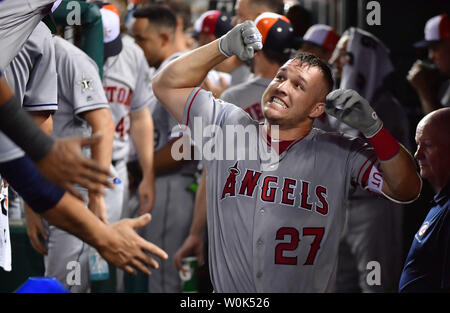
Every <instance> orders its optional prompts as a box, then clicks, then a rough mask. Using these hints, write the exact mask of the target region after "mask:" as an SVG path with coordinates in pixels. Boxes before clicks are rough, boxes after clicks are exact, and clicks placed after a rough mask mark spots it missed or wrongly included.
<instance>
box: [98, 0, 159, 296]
mask: <svg viewBox="0 0 450 313" xmlns="http://www.w3.org/2000/svg"><path fill="white" fill-rule="evenodd" d="M98 4H99V5H101V4H100V3H98ZM100 12H101V13H102V21H103V27H104V28H105V34H106V35H105V36H104V41H105V58H106V59H105V63H104V66H103V88H104V90H105V93H106V98H107V100H108V102H109V105H110V110H111V114H112V117H113V121H114V125H115V132H114V143H113V152H112V165H113V166H114V167H115V169H116V170H117V172H118V174H119V178H120V180H121V181H122V184H123V189H124V193H123V195H122V203H121V205H122V212H121V215H120V216H121V218H129V217H134V216H136V215H142V214H145V213H147V212H149V211H150V210H151V208H152V206H153V202H154V195H155V186H154V172H153V166H154V164H153V160H154V157H153V132H154V128H153V119H152V116H151V114H150V110H149V105H150V104H151V99H152V93H151V90H150V89H149V85H150V82H151V71H150V68H149V66H148V64H147V61H146V59H145V55H144V52H143V50H142V49H141V48H140V47H139V46H138V45H136V44H135V43H134V41H133V39H132V38H131V37H130V36H121V35H120V17H119V12H118V11H117V9H116V7H115V6H114V5H112V4H108V3H103V6H101V9H100ZM130 139H131V140H132V141H133V144H134V148H135V149H136V154H137V157H138V160H139V164H140V167H141V169H142V173H143V177H142V180H141V181H140V183H139V187H138V195H139V207H137V208H134V211H132V210H131V208H130V206H129V205H128V199H129V195H128V171H127V158H128V155H129V151H130V143H131V140H130ZM106 200H107V203H106V205H107V206H108V205H109V203H108V199H106ZM111 201H115V199H111ZM116 284H117V291H119V292H121V291H123V290H124V285H123V272H122V271H121V270H118V271H117V275H116Z"/></svg>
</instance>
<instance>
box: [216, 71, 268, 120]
mask: <svg viewBox="0 0 450 313" xmlns="http://www.w3.org/2000/svg"><path fill="white" fill-rule="evenodd" d="M271 81H272V80H271V79H269V78H263V77H254V78H252V79H250V80H248V81H246V82H244V83H241V84H239V85H236V86H233V87H230V88H228V89H227V90H225V91H224V93H222V95H221V96H220V98H221V99H222V100H223V101H225V102H229V103H233V104H235V105H237V106H238V107H240V108H241V109H243V110H244V111H245V112H247V113H248V114H249V115H250V116H251V117H252V118H253V119H254V120H256V121H262V120H264V116H263V113H262V108H261V98H262V95H263V93H264V91H265V90H266V88H267V86H269V84H270V82H271Z"/></svg>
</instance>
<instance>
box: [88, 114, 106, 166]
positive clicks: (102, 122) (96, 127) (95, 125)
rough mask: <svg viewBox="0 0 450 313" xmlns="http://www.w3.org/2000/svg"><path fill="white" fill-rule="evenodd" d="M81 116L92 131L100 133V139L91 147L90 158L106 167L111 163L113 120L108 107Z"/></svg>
mask: <svg viewBox="0 0 450 313" xmlns="http://www.w3.org/2000/svg"><path fill="white" fill-rule="evenodd" d="M83 118H84V119H85V120H86V121H87V122H88V124H89V125H90V126H91V129H92V133H93V134H97V133H101V134H102V136H101V138H100V140H99V141H98V142H97V143H96V144H94V145H92V147H91V158H92V159H93V160H96V161H97V162H98V163H99V164H100V165H102V166H104V167H106V168H108V167H109V165H110V164H111V158H112V147H113V141H114V121H113V120H112V117H111V113H110V112H109V110H108V109H98V110H94V111H89V112H87V113H86V114H84V115H83Z"/></svg>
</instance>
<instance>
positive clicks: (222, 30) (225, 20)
mask: <svg viewBox="0 0 450 313" xmlns="http://www.w3.org/2000/svg"><path fill="white" fill-rule="evenodd" d="M232 28H233V26H232V25H231V15H230V14H228V13H226V12H222V11H219V10H210V11H206V12H204V13H203V14H202V15H200V17H199V18H198V19H197V20H196V21H195V23H194V31H193V35H194V36H197V35H198V34H200V33H204V34H210V35H214V36H216V38H219V37H222V36H223V35H225V34H226V33H227V32H228V31H229V30H230V29H232Z"/></svg>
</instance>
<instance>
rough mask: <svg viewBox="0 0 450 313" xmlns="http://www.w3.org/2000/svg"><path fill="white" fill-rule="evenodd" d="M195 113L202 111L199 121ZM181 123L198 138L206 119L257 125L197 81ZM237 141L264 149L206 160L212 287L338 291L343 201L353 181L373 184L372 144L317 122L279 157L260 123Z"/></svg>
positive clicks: (219, 123)
mask: <svg viewBox="0 0 450 313" xmlns="http://www.w3.org/2000/svg"><path fill="white" fill-rule="evenodd" d="M195 117H201V118H202V125H201V128H200V127H199V125H197V126H196V125H195V124H194V118H195ZM183 121H184V123H185V124H186V125H187V126H188V127H189V129H190V130H191V132H192V136H193V138H194V140H196V143H197V144H198V140H197V138H198V137H199V134H197V133H196V131H197V132H198V131H204V130H203V129H205V128H206V127H207V126H208V125H217V126H219V127H220V129H222V130H224V129H225V128H226V127H227V126H228V125H242V126H244V127H249V126H250V127H251V125H253V126H255V127H257V126H258V122H256V121H254V120H253V119H251V118H250V117H249V116H248V115H247V114H246V113H245V112H244V111H242V110H241V109H239V108H237V107H236V106H234V105H232V104H229V103H226V102H223V101H221V100H217V99H214V98H213V97H212V95H211V93H209V92H206V91H204V90H201V89H198V88H195V89H194V90H193V92H192V94H191V95H190V97H189V98H188V101H187V102H186V107H185V112H184V120H183ZM195 123H199V120H195ZM196 128H197V129H196ZM222 133H223V142H222V143H223V145H222V146H223V147H224V148H223V149H224V150H226V149H229V148H230V147H231V146H232V145H230V143H229V142H230V141H228V142H227V140H230V138H226V137H227V132H226V131H223V132H222ZM207 140H209V137H205V138H204V139H202V144H203V145H204V144H205V142H207ZM233 140H234V142H235V147H238V149H240V150H245V152H250V151H258V153H257V154H256V158H254V159H253V160H252V159H251V158H250V157H246V158H241V159H237V158H234V159H231V160H227V159H224V160H211V161H205V165H206V168H207V184H206V186H207V220H208V236H209V242H210V249H209V260H210V263H209V264H210V273H211V279H212V283H213V286H214V290H215V291H216V292H325V291H332V288H333V286H334V279H335V272H336V265H337V253H338V245H339V240H340V237H341V233H342V228H343V224H344V219H345V211H344V201H345V199H346V198H347V194H348V191H349V188H350V184H351V183H358V184H360V185H364V184H365V183H364V181H365V180H366V178H367V175H368V172H369V171H370V169H371V168H372V164H373V161H374V160H376V156H375V155H374V152H373V149H372V148H371V147H370V146H369V145H368V144H364V143H363V142H362V141H360V140H359V139H357V138H353V139H349V138H347V137H344V136H342V135H338V134H333V133H325V132H323V131H321V130H318V129H315V128H313V129H312V130H311V131H310V132H309V133H308V134H307V135H305V136H304V137H303V138H298V139H297V140H295V141H293V142H292V143H291V144H290V146H289V147H287V149H286V150H285V151H284V152H282V153H281V154H280V155H279V159H278V160H277V159H271V158H268V157H267V155H268V154H275V153H276V152H275V151H274V150H273V149H268V147H267V146H268V144H267V142H268V139H267V135H265V134H264V132H263V131H262V130H261V129H258V133H257V139H256V140H253V141H251V142H249V143H248V142H247V143H246V144H239V145H237V144H236V138H231V142H233ZM220 142H221V141H219V143H218V145H220ZM224 143H227V144H224ZM261 147H263V148H264V147H265V148H267V149H268V150H266V149H262V148H261ZM216 149H218V148H217V147H216ZM247 156H248V155H247ZM264 160H272V161H268V162H266V161H264Z"/></svg>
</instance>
